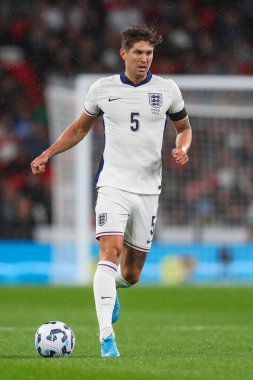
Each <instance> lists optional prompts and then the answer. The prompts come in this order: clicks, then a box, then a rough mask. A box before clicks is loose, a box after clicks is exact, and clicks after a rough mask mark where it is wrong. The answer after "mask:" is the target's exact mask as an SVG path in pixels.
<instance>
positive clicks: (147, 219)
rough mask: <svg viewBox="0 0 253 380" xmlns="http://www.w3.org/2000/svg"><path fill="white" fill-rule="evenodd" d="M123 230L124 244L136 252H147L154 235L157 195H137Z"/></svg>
mask: <svg viewBox="0 0 253 380" xmlns="http://www.w3.org/2000/svg"><path fill="white" fill-rule="evenodd" d="M135 198H136V199H135V201H134V202H133V203H132V204H133V206H132V209H131V214H130V217H129V220H128V223H127V227H126V230H125V236H124V242H125V244H127V245H128V246H129V247H131V248H134V249H135V250H137V251H142V252H149V250H150V248H151V244H152V240H153V235H154V227H155V222H156V215H157V209H158V199H159V196H158V195H137V194H135Z"/></svg>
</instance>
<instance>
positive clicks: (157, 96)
mask: <svg viewBox="0 0 253 380" xmlns="http://www.w3.org/2000/svg"><path fill="white" fill-rule="evenodd" d="M148 96H149V104H150V105H151V106H152V107H153V108H160V107H161V106H162V104H163V95H162V94H161V93H149V94H148Z"/></svg>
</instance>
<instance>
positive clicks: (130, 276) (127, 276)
mask: <svg viewBox="0 0 253 380" xmlns="http://www.w3.org/2000/svg"><path fill="white" fill-rule="evenodd" d="M121 274H122V277H123V278H124V280H126V281H127V282H128V283H129V284H130V285H135V284H137V282H138V281H139V278H140V274H139V273H138V272H131V271H128V270H124V271H123V272H121Z"/></svg>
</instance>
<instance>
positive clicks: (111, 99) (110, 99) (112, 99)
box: [108, 98, 122, 102]
mask: <svg viewBox="0 0 253 380" xmlns="http://www.w3.org/2000/svg"><path fill="white" fill-rule="evenodd" d="M119 99H122V98H109V99H108V101H109V102H113V101H114V100H119Z"/></svg>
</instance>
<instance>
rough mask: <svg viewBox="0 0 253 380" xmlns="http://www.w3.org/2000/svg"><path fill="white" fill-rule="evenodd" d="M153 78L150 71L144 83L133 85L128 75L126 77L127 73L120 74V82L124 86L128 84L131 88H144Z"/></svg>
mask: <svg viewBox="0 0 253 380" xmlns="http://www.w3.org/2000/svg"><path fill="white" fill-rule="evenodd" d="M151 78H152V74H151V72H150V71H148V73H147V76H146V78H145V79H144V80H143V81H142V82H139V83H133V82H132V81H131V80H130V79H129V78H128V77H127V76H126V75H125V72H124V71H122V72H121V73H120V80H121V82H122V83H124V84H128V85H129V86H133V87H139V86H142V85H143V84H146V83H148V82H149V81H150V80H151Z"/></svg>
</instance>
